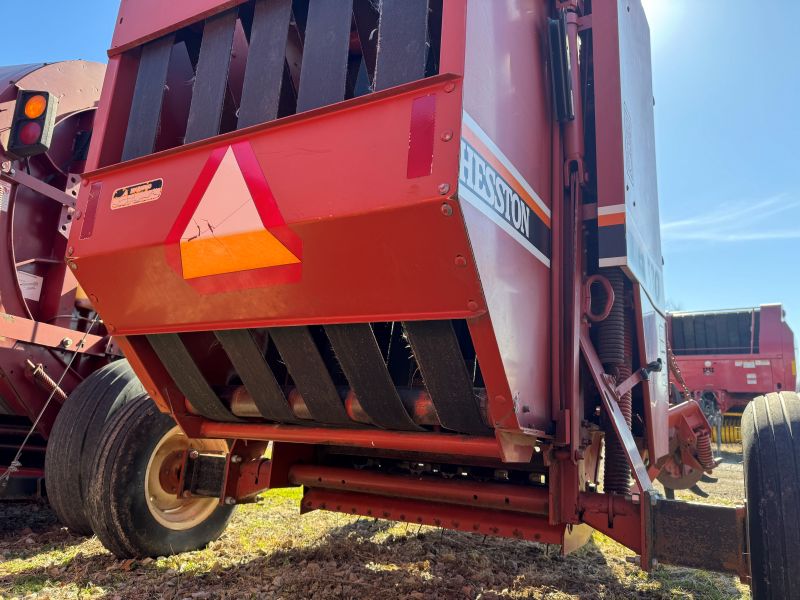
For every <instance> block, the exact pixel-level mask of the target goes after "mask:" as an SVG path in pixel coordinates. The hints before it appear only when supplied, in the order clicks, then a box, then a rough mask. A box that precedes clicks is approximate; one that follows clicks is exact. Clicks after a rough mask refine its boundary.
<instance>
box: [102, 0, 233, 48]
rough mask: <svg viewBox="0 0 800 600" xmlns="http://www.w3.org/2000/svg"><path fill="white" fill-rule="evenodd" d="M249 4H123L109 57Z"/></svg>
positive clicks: (129, 0) (158, 0) (211, 0)
mask: <svg viewBox="0 0 800 600" xmlns="http://www.w3.org/2000/svg"><path fill="white" fill-rule="evenodd" d="M245 1H246V0H192V1H191V2H164V1H163V0H122V3H121V4H120V7H119V16H118V18H117V27H116V29H115V30H114V37H113V39H112V40H111V50H109V55H110V56H113V55H115V54H119V53H120V52H124V51H125V50H129V49H130V48H132V47H134V46H139V45H141V44H143V43H145V42H148V41H150V40H154V39H156V38H159V37H161V36H163V35H165V34H167V33H169V32H170V31H175V30H177V29H180V28H181V27H184V26H186V25H189V24H190V23H194V22H196V21H201V20H203V19H206V18H208V17H210V16H211V15H214V14H217V13H220V12H222V11H224V10H227V9H229V8H233V7H234V6H237V5H239V4H243V3H244V2H245Z"/></svg>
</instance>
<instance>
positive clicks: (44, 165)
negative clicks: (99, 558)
mask: <svg viewBox="0 0 800 600" xmlns="http://www.w3.org/2000/svg"><path fill="white" fill-rule="evenodd" d="M104 73H105V66H104V65H101V64H98V63H90V62H85V61H68V62H59V63H52V64H34V65H21V66H13V67H2V68H0V239H2V240H3V242H2V244H0V474H3V473H4V472H5V470H6V468H7V467H8V466H9V465H10V464H11V461H12V459H13V458H14V456H15V454H16V452H17V450H18V448H19V447H20V443H21V442H22V440H23V439H24V437H25V435H26V433H27V432H28V431H29V429H30V428H31V426H32V424H33V423H34V421H36V419H37V417H38V416H39V414H40V412H41V411H42V409H43V407H44V404H45V402H46V400H47V398H48V397H49V396H50V394H51V393H53V391H54V390H55V396H54V401H53V402H52V403H51V404H50V406H49V407H48V409H47V410H46V411H45V412H44V414H42V415H41V418H40V419H39V421H38V425H37V427H36V429H35V432H34V435H33V437H32V438H31V439H30V441H29V442H28V444H27V445H26V447H25V450H24V452H23V454H22V456H21V459H20V461H19V462H20V463H21V467H19V468H17V469H16V470H13V472H12V473H11V475H12V478H11V481H10V483H8V484H7V485H4V486H3V488H2V489H0V497H5V498H9V497H16V496H19V495H29V494H35V493H41V491H42V489H41V485H40V484H41V479H42V477H43V464H44V453H45V450H46V446H47V439H48V437H49V435H50V430H51V428H52V426H53V421H54V420H55V416H56V414H57V413H58V410H59V408H60V406H61V404H62V403H63V401H64V399H65V398H66V395H67V394H69V393H70V391H71V390H72V389H73V388H74V387H75V386H76V385H77V384H78V383H79V382H81V381H82V380H83V379H84V378H85V377H86V376H87V375H88V374H89V373H92V372H93V371H94V370H95V369H97V368H99V367H101V366H102V365H104V364H106V362H107V361H108V356H109V352H112V353H113V350H110V348H109V344H110V339H109V338H108V337H107V336H106V333H105V330H104V328H103V326H102V324H98V325H96V326H95V328H94V330H93V331H92V332H91V333H89V335H87V336H86V339H85V341H84V345H83V347H80V348H78V344H79V341H80V340H81V338H83V335H84V333H85V332H86V331H87V327H88V325H89V323H90V322H91V321H92V319H93V318H94V316H95V313H94V309H93V308H92V307H91V303H90V302H89V300H88V298H87V297H86V295H85V294H83V292H82V290H81V289H80V288H79V287H78V284H77V281H76V280H75V277H74V276H73V274H72V272H71V271H70V269H69V268H68V267H67V265H66V262H65V261H64V255H65V254H66V253H67V238H68V237H69V234H70V230H71V228H72V221H73V218H74V216H75V203H76V198H77V196H78V190H79V188H80V176H81V173H82V172H83V169H84V167H85V164H86V155H87V152H88V149H89V141H90V139H91V133H92V127H93V122H94V116H95V111H96V108H97V101H98V99H99V97H100V87H101V84H102V80H103V74H104ZM76 351H77V352H78V353H79V356H78V357H77V358H76V360H75V361H74V362H73V363H72V368H71V369H70V370H69V372H67V373H66V375H65V377H64V379H63V381H62V382H61V386H60V387H56V381H57V380H58V379H59V378H60V377H61V375H62V374H63V373H64V370H65V368H66V364H67V362H68V361H69V359H70V357H71V356H72V354H73V353H74V352H76ZM4 483H5V482H4Z"/></svg>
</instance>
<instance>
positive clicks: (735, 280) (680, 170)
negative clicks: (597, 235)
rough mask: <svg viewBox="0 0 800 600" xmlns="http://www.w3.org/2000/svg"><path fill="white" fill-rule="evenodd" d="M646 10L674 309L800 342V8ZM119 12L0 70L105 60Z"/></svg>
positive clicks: (47, 25)
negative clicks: (769, 316) (707, 312)
mask: <svg viewBox="0 0 800 600" xmlns="http://www.w3.org/2000/svg"><path fill="white" fill-rule="evenodd" d="M644 2H645V8H646V9H647V11H648V16H649V18H650V21H651V29H652V37H653V69H654V86H655V96H656V140H657V152H658V178H659V190H660V198H661V216H662V225H663V246H664V255H665V259H666V289H667V298H668V300H669V302H670V305H671V307H672V308H679V309H683V310H702V309H713V308H734V307H743V306H756V305H759V304H761V303H767V302H782V303H783V304H784V305H785V307H786V311H787V314H788V318H789V322H790V324H792V325H793V329H794V330H795V332H797V337H798V338H800V179H798V177H797V175H798V173H800V153H798V150H797V143H798V142H800V116H799V114H798V111H799V110H800V108H798V107H800V77H798V73H800V68H798V62H797V60H795V61H793V60H792V58H791V57H792V56H795V57H796V56H798V54H797V46H796V31H795V28H796V26H797V23H800V2H798V1H797V0H774V1H773V2H771V3H769V10H767V11H765V10H764V3H763V1H762V0H644ZM78 5H80V6H81V11H80V19H78V20H76V16H75V10H76V8H75V7H76V6H78ZM116 11H117V2H116V1H115V0H81V2H79V3H75V2H64V1H63V0H43V1H41V2H39V3H38V4H37V10H36V15H35V18H36V19H38V22H37V28H36V31H37V32H38V33H39V34H40V36H35V35H33V29H32V28H15V27H6V28H5V29H4V32H3V33H4V39H3V46H2V47H3V51H2V53H1V54H0V63H2V64H18V63H25V62H37V61H55V60H62V59H68V58H85V59H90V60H104V57H105V49H106V48H107V47H108V46H109V44H110V40H111V33H112V27H113V24H114V22H115V17H116ZM64 24H69V32H70V34H72V33H74V34H75V35H65V34H64V33H63V32H62V26H63V25H64Z"/></svg>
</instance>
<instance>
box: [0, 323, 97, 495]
mask: <svg viewBox="0 0 800 600" xmlns="http://www.w3.org/2000/svg"><path fill="white" fill-rule="evenodd" d="M99 316H100V315H97V314H95V316H94V319H93V320H92V323H91V324H90V325H89V327H88V328H87V329H86V332H85V333H84V334H83V337H82V338H81V341H80V342H78V344H77V345H76V346H75V351H74V352H73V353H72V356H71V357H70V359H69V362H68V363H67V366H66V367H65V368H64V372H63V373H61V377H59V379H58V381H57V382H56V387H54V388H53V391H52V392H50V396H48V398H47V401H46V402H45V403H44V406H43V407H42V410H40V411H39V414H38V415H37V416H36V420H35V421H34V422H33V425H31V428H30V429H29V430H28V434H27V435H26V436H25V439H24V440H22V443H21V444H20V445H19V449H18V450H17V454H16V455H15V456H14V460H12V461H11V463H10V464H9V465H8V468H7V469H6V470H5V471H4V472H3V474H2V475H0V487H6V486H7V485H8V480H9V479H11V476H12V475H13V474H14V473H16V472H17V471H18V470H19V468H20V467H21V466H22V463H21V462H20V460H19V459H20V457H21V456H22V451H23V450H24V449H25V446H26V445H27V443H28V440H30V438H31V436H32V435H33V432H34V431H36V427H37V426H38V425H39V421H41V419H42V416H43V415H44V413H45V411H46V410H47V407H48V406H50V402H52V400H53V398H54V397H55V395H56V392H57V391H58V390H60V389H61V382H63V381H64V377H66V376H67V373H68V372H69V370H70V369H71V368H72V363H73V362H75V358H76V357H77V356H78V354H79V353H80V351H81V349H82V348H83V346H84V344H85V343H86V338H87V337H88V336H89V333H91V331H92V329H94V326H95V323H97V320H98V318H99Z"/></svg>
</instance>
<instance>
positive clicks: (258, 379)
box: [214, 329, 297, 423]
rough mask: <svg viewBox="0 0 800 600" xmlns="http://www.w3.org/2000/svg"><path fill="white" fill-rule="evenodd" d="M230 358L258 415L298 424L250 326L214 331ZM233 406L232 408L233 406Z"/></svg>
mask: <svg viewBox="0 0 800 600" xmlns="http://www.w3.org/2000/svg"><path fill="white" fill-rule="evenodd" d="M214 334H215V335H216V336H217V339H218V340H219V341H220V343H221V344H222V347H223V349H224V350H225V352H226V354H227V355H228V358H229V359H230V360H231V363H232V364H233V368H234V369H236V372H237V373H238V375H239V377H241V379H242V383H244V386H245V388H246V389H247V392H248V395H249V397H250V398H252V400H253V403H254V404H255V405H256V407H257V408H258V412H259V414H260V415H261V416H262V417H264V418H265V419H269V420H270V421H278V422H280V423H296V422H297V419H296V417H295V416H294V413H293V412H292V409H291V408H290V407H289V403H288V402H287V400H286V396H284V395H283V390H282V389H281V387H280V385H278V382H277V380H276V379H275V375H273V374H272V370H271V369H270V368H269V365H268V364H267V361H266V359H265V358H264V354H263V352H262V350H261V348H259V346H258V344H257V343H256V340H255V339H254V338H253V334H252V332H251V331H250V330H247V329H238V330H231V331H215V332H214ZM231 408H233V407H231Z"/></svg>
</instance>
